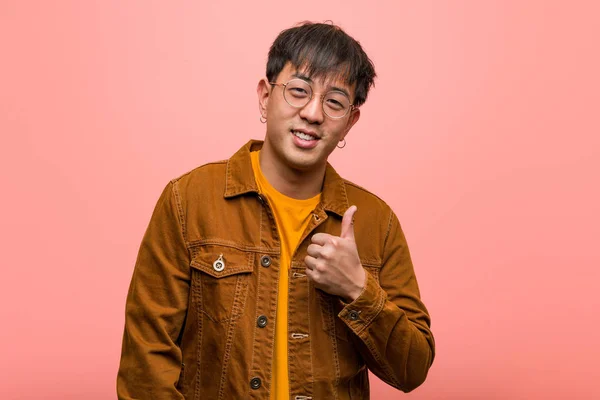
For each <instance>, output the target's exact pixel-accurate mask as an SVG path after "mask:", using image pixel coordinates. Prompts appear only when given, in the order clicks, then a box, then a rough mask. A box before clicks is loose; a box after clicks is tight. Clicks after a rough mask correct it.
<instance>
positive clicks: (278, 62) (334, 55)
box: [267, 21, 376, 107]
mask: <svg viewBox="0 0 600 400" xmlns="http://www.w3.org/2000/svg"><path fill="white" fill-rule="evenodd" d="M288 61H289V62H291V63H292V65H293V66H294V67H295V68H296V69H299V68H301V67H302V68H305V71H304V72H306V74H308V75H310V76H314V77H325V76H328V77H329V76H332V77H335V78H340V79H342V80H343V81H344V82H346V83H348V84H349V85H353V84H354V83H356V89H355V95H354V103H353V104H354V105H355V106H357V107H358V106H360V105H362V104H363V103H364V102H365V101H366V100H367V94H368V93H369V89H370V88H371V86H373V85H374V82H375V76H376V75H375V67H374V66H373V62H372V61H371V60H370V59H369V57H368V56H367V54H366V53H365V52H364V50H363V48H362V47H361V45H360V43H359V42H357V41H356V40H355V39H354V38H352V37H351V36H350V35H348V34H347V33H346V32H344V31H343V30H342V29H341V28H340V27H339V26H336V25H333V24H326V23H313V22H309V21H305V22H302V23H301V24H299V25H298V26H295V27H293V28H289V29H286V30H284V31H282V32H281V33H280V34H279V35H278V36H277V38H276V39H275V41H274V42H273V45H271V49H270V50H269V58H268V60H267V79H269V81H270V82H274V81H275V80H276V79H277V76H278V75H279V73H280V72H281V71H282V70H283V68H284V67H285V65H286V63H287V62H288Z"/></svg>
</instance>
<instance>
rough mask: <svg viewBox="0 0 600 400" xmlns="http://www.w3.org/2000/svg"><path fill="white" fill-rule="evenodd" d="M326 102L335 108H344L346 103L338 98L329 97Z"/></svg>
mask: <svg viewBox="0 0 600 400" xmlns="http://www.w3.org/2000/svg"><path fill="white" fill-rule="evenodd" d="M326 104H327V106H328V107H331V108H333V109H335V110H342V109H343V108H344V105H343V104H342V103H341V102H339V101H337V100H336V99H327V103H326Z"/></svg>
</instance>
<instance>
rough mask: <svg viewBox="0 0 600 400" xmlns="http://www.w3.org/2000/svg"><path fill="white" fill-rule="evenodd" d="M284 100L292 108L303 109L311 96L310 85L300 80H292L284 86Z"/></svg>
mask: <svg viewBox="0 0 600 400" xmlns="http://www.w3.org/2000/svg"><path fill="white" fill-rule="evenodd" d="M283 94H284V96H285V100H286V101H287V102H288V103H289V104H290V105H292V106H294V107H304V106H305V105H306V104H307V103H308V102H309V101H310V98H311V96H312V89H311V87H310V85H309V84H308V83H306V82H304V81H303V80H302V79H292V80H291V81H289V82H288V83H287V85H286V86H285V91H284V93H283Z"/></svg>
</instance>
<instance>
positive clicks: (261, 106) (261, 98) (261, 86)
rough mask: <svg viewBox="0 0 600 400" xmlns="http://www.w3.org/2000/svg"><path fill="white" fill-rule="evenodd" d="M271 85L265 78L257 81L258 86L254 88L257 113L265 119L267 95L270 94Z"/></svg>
mask: <svg viewBox="0 0 600 400" xmlns="http://www.w3.org/2000/svg"><path fill="white" fill-rule="evenodd" d="M270 88H271V85H270V84H269V81H267V78H263V79H261V80H260V81H258V85H257V86H256V94H257V95H258V112H260V115H262V116H264V117H265V118H266V117H267V104H268V102H269V95H270V94H271V92H270V90H269V89H270Z"/></svg>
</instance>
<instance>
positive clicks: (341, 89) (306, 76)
mask: <svg viewBox="0 0 600 400" xmlns="http://www.w3.org/2000/svg"><path fill="white" fill-rule="evenodd" d="M292 76H293V77H294V78H298V79H302V80H303V81H307V82H308V83H314V82H313V80H312V79H310V76H308V75H304V74H303V73H301V72H295V73H293V74H292ZM329 90H337V91H338V92H342V93H344V94H345V95H346V96H347V97H348V99H349V98H350V93H348V91H347V90H346V89H344V88H342V87H338V86H331V87H330V88H329Z"/></svg>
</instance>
